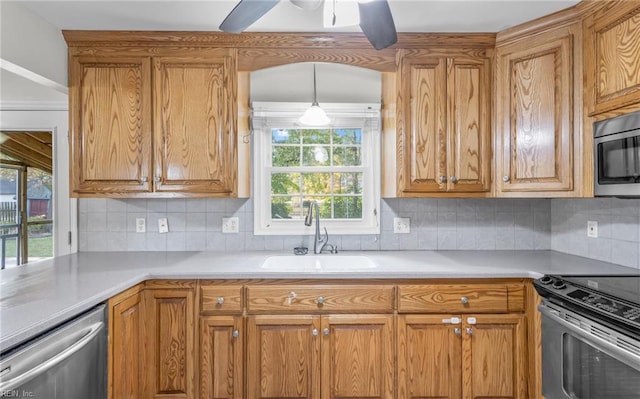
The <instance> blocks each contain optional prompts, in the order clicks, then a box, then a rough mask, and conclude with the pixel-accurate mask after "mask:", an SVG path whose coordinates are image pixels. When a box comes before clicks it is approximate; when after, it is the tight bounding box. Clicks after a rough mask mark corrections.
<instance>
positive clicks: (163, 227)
mask: <svg viewBox="0 0 640 399" xmlns="http://www.w3.org/2000/svg"><path fill="white" fill-rule="evenodd" d="M168 232H169V223H168V222H167V218H160V219H158V233H168Z"/></svg>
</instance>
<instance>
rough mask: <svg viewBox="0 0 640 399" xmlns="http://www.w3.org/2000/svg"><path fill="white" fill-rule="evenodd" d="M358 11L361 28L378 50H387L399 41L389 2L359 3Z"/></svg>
mask: <svg viewBox="0 0 640 399" xmlns="http://www.w3.org/2000/svg"><path fill="white" fill-rule="evenodd" d="M358 10H359V12H360V28H361V29H362V32H363V33H364V35H365V36H366V37H367V39H369V42H371V44H372V45H373V47H374V48H375V49H376V50H382V49H383V48H387V47H389V46H391V45H393V44H395V43H396V42H397V41H398V34H397V33H396V24H395V23H394V22H393V16H392V15H391V9H390V8H389V3H388V2H387V0H372V1H369V2H366V3H365V2H358Z"/></svg>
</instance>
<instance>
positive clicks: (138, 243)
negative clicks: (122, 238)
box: [127, 232, 147, 251]
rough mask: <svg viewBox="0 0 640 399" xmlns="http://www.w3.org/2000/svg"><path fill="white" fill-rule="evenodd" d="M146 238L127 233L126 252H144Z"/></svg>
mask: <svg viewBox="0 0 640 399" xmlns="http://www.w3.org/2000/svg"><path fill="white" fill-rule="evenodd" d="M146 250H147V238H146V234H141V233H131V232H128V233H127V251H146Z"/></svg>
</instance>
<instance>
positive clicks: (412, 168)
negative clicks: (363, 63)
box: [397, 50, 491, 195]
mask: <svg viewBox="0 0 640 399" xmlns="http://www.w3.org/2000/svg"><path fill="white" fill-rule="evenodd" d="M402 54H403V55H402V56H401V63H400V67H399V68H400V73H398V74H397V76H398V83H397V87H398V90H399V94H398V99H399V100H398V104H399V112H400V117H399V118H398V121H399V123H398V129H397V132H398V135H399V136H398V143H399V147H398V148H399V150H400V154H399V155H400V156H399V157H398V169H399V176H398V182H399V186H398V187H399V193H400V194H401V195H412V194H419V193H429V192H486V191H488V190H489V189H490V179H491V175H490V161H491V153H490V152H491V150H490V139H491V136H490V134H491V132H490V129H491V123H490V112H489V110H490V103H491V63H490V58H489V57H485V56H478V57H471V56H466V57H465V56H459V57H445V56H434V55H431V54H429V53H428V52H427V53H422V52H420V51H417V50H416V51H404V52H403V53H402Z"/></svg>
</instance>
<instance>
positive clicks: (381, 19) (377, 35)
mask: <svg viewBox="0 0 640 399" xmlns="http://www.w3.org/2000/svg"><path fill="white" fill-rule="evenodd" d="M280 1H281V0H240V2H239V3H238V4H237V5H236V6H235V7H234V8H233V10H231V12H230V13H229V15H227V17H226V18H225V19H224V21H222V24H220V30H221V31H223V32H230V33H240V32H242V31H244V30H245V29H247V28H248V27H249V26H251V25H252V24H253V23H254V22H256V21H257V20H258V19H260V18H261V17H262V16H263V15H265V14H266V13H267V12H269V10H271V9H272V8H273V7H275V6H276V5H277V4H278V3H280ZM289 1H291V3H292V4H294V5H296V6H297V7H300V8H302V9H305V10H314V9H316V8H318V7H319V6H320V4H322V2H323V1H333V2H334V6H335V1H336V0H289ZM354 1H355V0H354ZM357 2H358V12H359V14H360V29H362V32H363V33H364V35H365V36H366V37H367V39H368V40H369V42H370V43H371V45H373V47H374V48H375V49H376V50H381V49H383V48H386V47H389V46H391V45H393V44H395V43H396V42H397V41H398V35H397V33H396V26H395V23H394V22H393V16H392V15H391V9H390V8H389V3H388V2H387V0H357ZM334 21H335V14H334Z"/></svg>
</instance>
